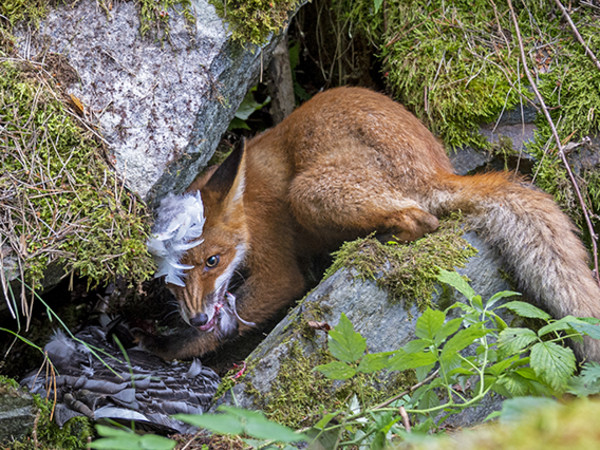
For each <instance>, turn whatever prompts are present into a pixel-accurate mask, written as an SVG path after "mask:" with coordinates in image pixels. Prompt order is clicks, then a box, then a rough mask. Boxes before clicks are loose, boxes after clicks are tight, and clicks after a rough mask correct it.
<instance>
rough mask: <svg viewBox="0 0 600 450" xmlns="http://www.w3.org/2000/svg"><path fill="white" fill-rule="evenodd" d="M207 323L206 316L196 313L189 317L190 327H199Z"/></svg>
mask: <svg viewBox="0 0 600 450" xmlns="http://www.w3.org/2000/svg"><path fill="white" fill-rule="evenodd" d="M207 322H208V314H204V313H198V314H196V315H194V316H192V317H190V325H191V326H193V327H201V326H202V325H206V323H207Z"/></svg>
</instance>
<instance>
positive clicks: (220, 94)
mask: <svg viewBox="0 0 600 450" xmlns="http://www.w3.org/2000/svg"><path fill="white" fill-rule="evenodd" d="M191 9H192V12H193V14H194V15H195V17H196V24H195V25H191V24H190V23H188V22H186V19H185V17H184V16H183V13H182V11H181V10H169V11H168V14H169V33H168V39H165V40H164V41H161V40H160V39H156V37H151V36H150V37H144V38H143V37H141V36H140V31H139V28H140V20H139V11H138V9H137V8H136V3H135V2H114V3H113V7H112V10H111V11H109V12H107V11H105V9H103V8H101V7H100V6H99V4H98V2H96V1H94V0H83V1H80V2H76V3H75V4H73V5H71V4H65V5H58V6H55V7H53V8H52V9H51V11H50V12H49V14H48V17H47V18H46V19H45V20H43V21H42V23H41V24H40V28H39V30H38V31H36V32H34V33H28V32H21V33H20V43H19V45H20V48H21V53H22V54H23V56H25V57H26V58H32V57H33V56H34V55H35V54H36V53H39V52H42V51H44V52H46V51H48V52H54V53H59V54H61V55H64V56H66V58H67V61H68V63H69V64H70V65H71V66H72V67H73V68H74V69H75V71H76V72H77V75H78V77H79V82H77V83H73V84H71V85H70V86H69V88H68V93H69V94H72V95H74V96H76V97H77V98H78V99H79V100H81V102H82V103H83V105H84V106H85V110H86V114H93V115H94V116H95V117H96V118H97V120H98V122H99V125H100V128H101V129H100V133H101V135H102V136H103V138H104V139H105V140H106V142H107V143H108V146H109V150H110V154H111V156H112V157H113V158H114V160H113V162H114V165H115V168H116V170H117V172H118V174H119V176H121V177H122V179H124V181H125V183H126V185H127V186H128V187H129V188H130V189H132V190H133V191H135V192H137V193H138V194H140V195H141V196H142V197H146V198H147V197H148V196H149V192H150V190H151V189H153V188H154V193H153V195H152V196H154V195H156V196H158V197H160V196H162V195H163V194H164V193H165V192H168V191H170V190H182V189H183V188H184V187H185V186H187V185H188V184H189V183H190V182H191V180H192V179H193V178H194V177H195V176H196V174H197V172H198V169H199V168H201V167H203V166H204V165H206V162H207V161H208V159H209V158H210V157H211V155H212V153H213V152H214V149H215V148H216V146H217V143H218V141H219V139H220V138H221V135H222V134H223V132H224V131H225V130H226V129H227V126H228V124H229V122H230V121H231V119H232V117H233V115H234V114H235V112H236V110H237V108H238V106H239V104H240V103H241V101H242V99H243V97H244V95H245V94H246V91H247V90H248V88H249V87H250V86H252V85H253V84H254V83H255V82H256V80H257V78H258V75H259V73H260V71H261V68H262V67H263V65H266V64H267V63H268V59H269V55H270V53H271V52H270V49H271V48H272V47H271V46H274V45H276V44H277V42H278V38H274V39H273V40H272V42H271V43H270V44H267V45H266V46H265V48H264V49H260V48H247V49H242V48H241V47H240V45H239V44H234V43H232V42H231V39H230V36H229V34H228V33H227V32H226V29H225V26H224V24H223V21H222V20H221V18H220V17H219V16H218V15H217V14H216V12H215V9H214V7H213V6H212V5H211V4H209V3H208V1H207V0H192V2H191ZM48 69H49V71H51V70H52V67H48ZM157 183H158V186H155V185H156V184H157Z"/></svg>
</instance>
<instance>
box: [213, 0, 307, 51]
mask: <svg viewBox="0 0 600 450" xmlns="http://www.w3.org/2000/svg"><path fill="white" fill-rule="evenodd" d="M211 3H212V4H213V5H214V6H215V8H216V9H217V12H218V13H219V14H220V15H221V17H223V18H224V19H225V20H226V21H227V23H228V25H229V28H230V30H231V33H232V38H233V40H234V41H236V42H239V43H241V44H242V45H244V46H245V45H247V44H252V45H262V44H264V43H266V42H267V40H268V38H269V36H271V35H272V34H277V33H279V32H281V31H282V30H283V29H284V28H285V27H286V26H287V24H288V21H289V17H290V13H291V12H292V11H293V10H294V8H296V7H297V6H298V5H299V4H300V0H251V1H248V0H229V1H228V0H211Z"/></svg>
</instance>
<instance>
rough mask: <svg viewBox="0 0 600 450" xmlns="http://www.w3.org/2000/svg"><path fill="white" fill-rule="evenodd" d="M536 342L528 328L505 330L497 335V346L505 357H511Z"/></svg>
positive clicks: (534, 336) (534, 335) (535, 337)
mask: <svg viewBox="0 0 600 450" xmlns="http://www.w3.org/2000/svg"><path fill="white" fill-rule="evenodd" d="M537 340H538V337H537V335H536V334H535V332H534V331H532V330H530V329H529V328H505V329H504V330H502V331H501V332H500V334H499V335H498V346H499V347H500V349H501V350H502V351H503V352H504V353H505V354H507V355H513V354H515V353H517V352H519V351H521V350H522V349H524V348H525V347H527V346H528V345H529V344H531V343H532V342H535V341H537Z"/></svg>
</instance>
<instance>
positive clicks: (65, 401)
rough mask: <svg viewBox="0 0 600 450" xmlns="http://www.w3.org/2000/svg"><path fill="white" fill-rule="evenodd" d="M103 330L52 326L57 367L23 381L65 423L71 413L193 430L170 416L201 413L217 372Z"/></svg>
mask: <svg viewBox="0 0 600 450" xmlns="http://www.w3.org/2000/svg"><path fill="white" fill-rule="evenodd" d="M109 339H110V338H107V329H106V328H105V327H101V326H87V327H85V328H84V329H83V330H82V331H80V332H79V333H77V334H76V335H75V336H74V337H70V336H67V335H66V334H65V333H64V332H62V331H60V330H59V331H56V332H55V333H54V335H53V336H52V338H51V339H50V341H49V342H48V343H47V344H46V346H45V347H44V351H45V352H47V355H48V358H49V359H50V361H52V364H53V366H54V369H55V374H54V377H55V381H54V380H53V379H52V377H53V375H51V371H49V370H39V371H35V372H32V373H30V374H29V375H27V376H26V377H25V378H24V379H23V380H22V381H21V385H22V386H24V387H27V388H28V389H29V390H30V391H31V392H32V393H36V394H40V395H41V396H43V397H47V398H49V399H53V398H54V396H55V392H54V390H55V389H56V401H57V403H56V407H55V414H54V419H55V421H56V423H57V424H58V425H59V426H61V427H62V426H63V425H64V424H65V423H66V422H67V421H68V420H69V419H71V418H72V417H75V416H86V417H89V418H90V419H93V420H101V419H113V420H115V421H118V422H122V423H123V422H126V423H127V424H129V423H131V422H132V421H133V422H134V424H135V426H136V428H138V429H144V430H152V431H155V432H161V433H165V434H171V433H175V432H177V433H183V434H185V433H190V432H193V431H194V430H195V429H194V427H192V426H191V425H187V424H185V423H183V422H181V421H178V420H175V419H173V418H171V417H170V416H171V415H173V414H179V413H185V414H202V413H203V412H205V411H206V410H208V408H209V407H210V404H211V401H212V398H213V396H214V394H215V392H216V390H217V386H218V385H219V382H220V378H219V376H218V375H217V374H216V373H215V372H214V371H213V370H212V369H210V368H208V367H205V366H203V365H202V363H201V362H200V360H198V359H194V360H193V361H191V362H190V361H187V362H181V361H171V362H165V361H164V360H162V359H161V358H159V357H157V356H155V355H152V354H150V353H148V352H145V351H142V350H139V349H135V348H130V349H128V350H126V351H125V352H123V351H122V350H121V349H119V348H118V347H117V346H116V345H114V342H112V339H110V342H109Z"/></svg>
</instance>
